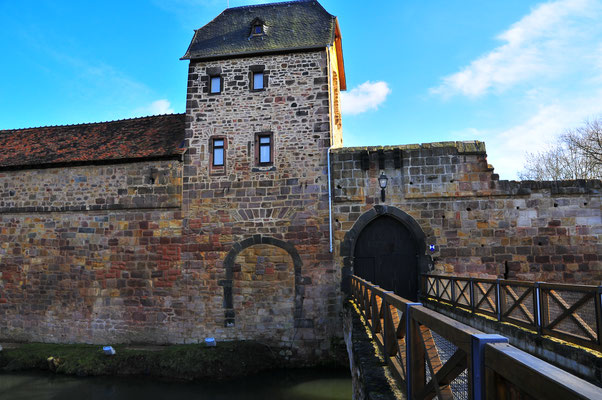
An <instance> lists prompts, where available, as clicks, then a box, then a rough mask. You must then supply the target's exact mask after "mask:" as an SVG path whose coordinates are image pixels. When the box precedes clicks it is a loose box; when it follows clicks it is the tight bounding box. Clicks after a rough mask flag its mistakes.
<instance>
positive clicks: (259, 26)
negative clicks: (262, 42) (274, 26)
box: [249, 18, 266, 38]
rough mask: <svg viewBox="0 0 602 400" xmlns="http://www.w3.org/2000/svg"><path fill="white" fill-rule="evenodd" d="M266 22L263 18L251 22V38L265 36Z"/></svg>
mask: <svg viewBox="0 0 602 400" xmlns="http://www.w3.org/2000/svg"><path fill="white" fill-rule="evenodd" d="M265 28H266V27H265V22H264V21H263V20H262V19H261V18H255V19H254V20H253V21H252V22H251V33H250V35H249V37H251V38H252V37H254V36H263V35H265Z"/></svg>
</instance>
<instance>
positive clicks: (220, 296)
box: [183, 0, 345, 355]
mask: <svg viewBox="0 0 602 400" xmlns="http://www.w3.org/2000/svg"><path fill="white" fill-rule="evenodd" d="M183 59H186V60H190V67H189V73H188V92H187V107H186V124H187V129H186V141H187V143H186V147H187V148H188V153H187V155H186V158H185V164H184V186H183V192H184V193H183V195H184V206H183V218H184V225H185V226H186V227H187V228H188V236H187V237H186V241H187V243H188V245H187V246H185V249H184V250H183V257H184V258H186V259H188V260H189V265H190V267H189V268H190V271H191V272H192V273H194V271H199V274H202V275H203V277H202V278H201V279H203V280H204V282H206V283H207V287H205V288H204V289H203V292H204V293H205V294H206V297H205V299H206V301H207V303H209V304H211V303H218V304H215V307H212V308H209V307H207V310H209V309H211V310H212V312H213V314H211V313H209V315H208V317H209V318H212V321H215V322H217V325H218V326H219V325H221V326H222V327H223V329H224V332H223V333H220V336H222V337H223V336H226V337H231V338H245V339H253V338H259V339H266V340H267V339H272V340H273V339H276V340H277V341H280V342H281V344H283V345H287V344H288V343H289V342H291V341H293V340H294V341H296V342H300V341H301V342H303V341H309V344H310V345H309V346H303V345H301V344H300V343H299V344H297V343H296V344H295V347H299V348H302V347H305V348H308V349H309V348H312V347H313V346H314V343H318V341H319V344H316V346H317V352H318V353H320V352H321V347H324V346H326V347H328V343H327V342H328V340H326V341H325V340H323V339H326V338H328V337H329V336H331V335H333V334H334V332H335V330H336V328H335V325H336V321H337V314H338V308H339V307H340V301H339V282H340V272H339V271H336V270H335V268H334V264H333V257H332V254H331V253H330V251H329V247H330V243H329V242H330V240H331V238H330V236H331V232H332V230H331V229H332V228H331V227H330V216H329V199H328V184H329V182H328V168H327V158H328V156H327V154H328V151H329V148H330V147H340V146H342V130H341V116H340V102H339V93H340V90H345V70H344V67H343V57H342V48H341V36H340V32H339V26H338V22H337V19H336V17H334V16H332V15H330V14H329V13H328V12H326V10H324V8H323V7H322V6H321V5H320V4H319V3H318V2H317V1H309V0H301V1H292V2H286V3H276V4H266V5H258V6H245V7H237V8H229V9H226V10H225V11H224V12H222V13H221V14H220V15H218V16H217V17H216V18H215V19H213V20H212V21H211V22H210V23H208V24H207V25H205V26H204V27H202V28H200V29H198V30H197V31H196V32H195V34H194V37H193V39H192V42H191V44H190V46H189V47H188V50H187V52H186V54H185V55H184V57H183ZM195 268H196V270H195ZM216 285H217V286H216ZM318 298H321V300H319V301H318V300H317V299H318ZM324 299H327V300H326V301H324ZM222 305H223V307H222ZM291 343H292V342H291ZM323 350H326V349H323ZM316 355H319V354H316Z"/></svg>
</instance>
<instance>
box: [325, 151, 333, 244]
mask: <svg viewBox="0 0 602 400" xmlns="http://www.w3.org/2000/svg"><path fill="white" fill-rule="evenodd" d="M330 149H332V146H330V147H329V148H328V150H327V153H326V159H327V160H328V229H329V232H330V252H331V253H332V192H331V190H332V189H331V188H330V186H331V182H330Z"/></svg>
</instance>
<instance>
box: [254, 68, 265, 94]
mask: <svg viewBox="0 0 602 400" xmlns="http://www.w3.org/2000/svg"><path fill="white" fill-rule="evenodd" d="M262 89H263V71H261V72H253V90H262Z"/></svg>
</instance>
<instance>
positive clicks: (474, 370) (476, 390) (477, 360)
mask: <svg viewBox="0 0 602 400" xmlns="http://www.w3.org/2000/svg"><path fill="white" fill-rule="evenodd" d="M487 343H508V338H506V337H504V336H501V335H487V334H475V335H472V343H471V353H472V354H471V357H470V365H469V366H468V398H469V399H474V400H485V399H486V393H487V391H486V388H485V357H484V349H485V345H486V344H487Z"/></svg>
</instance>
